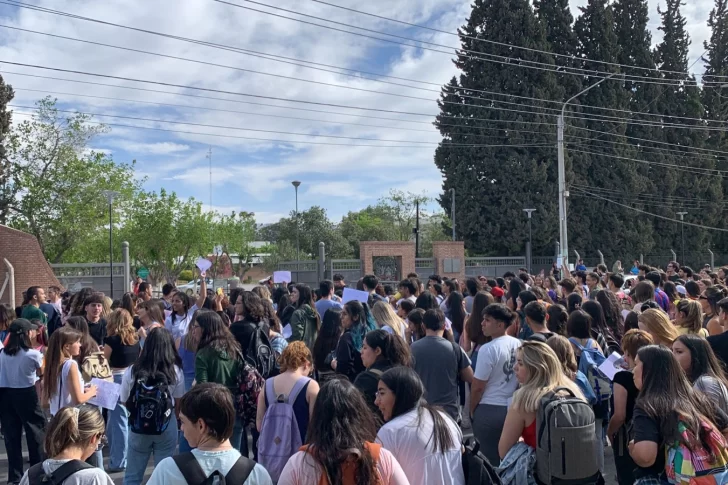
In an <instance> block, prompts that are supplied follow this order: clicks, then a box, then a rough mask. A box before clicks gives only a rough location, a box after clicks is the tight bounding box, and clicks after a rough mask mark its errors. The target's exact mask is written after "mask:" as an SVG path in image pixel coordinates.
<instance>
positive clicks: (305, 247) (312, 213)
mask: <svg viewBox="0 0 728 485" xmlns="http://www.w3.org/2000/svg"><path fill="white" fill-rule="evenodd" d="M298 220H299V227H298V229H299V230H298V231H296V212H295V211H291V215H290V217H284V218H283V219H281V220H280V221H278V222H277V223H275V224H271V225H270V226H267V227H265V228H264V230H263V231H262V233H261V235H262V236H265V235H266V233H269V236H270V239H266V240H268V241H272V242H275V243H276V245H278V246H282V244H283V243H286V244H289V245H291V246H292V247H293V248H294V249H295V248H296V235H297V234H298V236H299V238H300V247H301V259H302V260H304V259H317V258H318V252H319V249H318V248H319V243H320V242H323V243H324V244H325V245H326V253H327V254H328V255H329V256H330V257H332V258H346V257H350V256H351V255H352V249H351V247H350V246H349V243H348V242H347V241H346V239H344V237H343V236H342V235H341V232H340V231H338V230H337V228H336V226H335V225H334V223H333V222H331V221H330V220H329V218H328V217H327V216H326V209H324V208H322V207H318V206H313V207H311V208H309V209H308V210H305V211H301V212H299V214H298ZM271 226H272V227H271ZM293 259H294V260H295V257H294V258H293Z"/></svg>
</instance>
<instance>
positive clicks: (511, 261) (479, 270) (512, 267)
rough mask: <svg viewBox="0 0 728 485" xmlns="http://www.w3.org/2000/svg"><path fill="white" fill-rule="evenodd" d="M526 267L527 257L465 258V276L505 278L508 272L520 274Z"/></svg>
mask: <svg viewBox="0 0 728 485" xmlns="http://www.w3.org/2000/svg"><path fill="white" fill-rule="evenodd" d="M525 266H526V258H525V257H521V256H518V257H509V258H465V276H474V277H477V276H490V277H497V276H503V273H505V272H506V271H512V272H514V273H517V272H518V268H523V267H525Z"/></svg>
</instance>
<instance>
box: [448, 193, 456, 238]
mask: <svg viewBox="0 0 728 485" xmlns="http://www.w3.org/2000/svg"><path fill="white" fill-rule="evenodd" d="M450 192H451V193H452V216H451V219H452V240H453V241H457V239H456V238H455V189H454V188H452V189H450Z"/></svg>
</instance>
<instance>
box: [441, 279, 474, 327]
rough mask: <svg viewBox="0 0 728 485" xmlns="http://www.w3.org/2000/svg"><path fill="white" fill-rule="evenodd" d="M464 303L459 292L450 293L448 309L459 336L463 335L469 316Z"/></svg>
mask: <svg viewBox="0 0 728 485" xmlns="http://www.w3.org/2000/svg"><path fill="white" fill-rule="evenodd" d="M468 281H470V280H468ZM463 301H465V300H464V298H463V295H462V294H461V293H460V292H459V291H453V292H452V293H450V296H448V297H447V307H448V309H449V310H450V322H452V328H453V329H454V330H455V331H456V332H457V333H458V335H462V334H463V327H464V326H465V319H466V318H467V316H468V314H467V313H466V312H465V308H463Z"/></svg>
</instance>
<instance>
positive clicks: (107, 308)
mask: <svg viewBox="0 0 728 485" xmlns="http://www.w3.org/2000/svg"><path fill="white" fill-rule="evenodd" d="M113 304H114V300H112V299H111V298H109V297H108V296H105V297H104V302H103V303H102V304H101V318H103V319H104V320H108V319H109V316H110V315H111V306H112V305H113Z"/></svg>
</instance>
